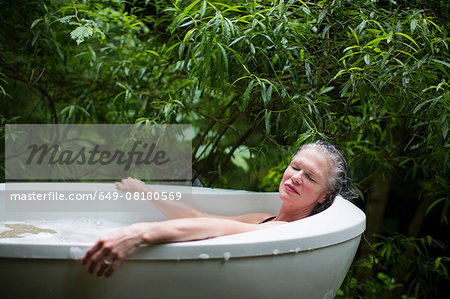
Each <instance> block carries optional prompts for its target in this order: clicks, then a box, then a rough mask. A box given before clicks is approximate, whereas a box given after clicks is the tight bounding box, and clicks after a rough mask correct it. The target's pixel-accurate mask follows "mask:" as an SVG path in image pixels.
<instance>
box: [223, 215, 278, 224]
mask: <svg viewBox="0 0 450 299" xmlns="http://www.w3.org/2000/svg"><path fill="white" fill-rule="evenodd" d="M271 217H273V218H275V216H274V215H271V214H268V213H249V214H243V215H239V216H234V217H230V218H231V219H233V220H236V221H241V222H245V223H253V224H260V223H262V222H266V220H267V219H268V218H271ZM267 221H269V220H267Z"/></svg>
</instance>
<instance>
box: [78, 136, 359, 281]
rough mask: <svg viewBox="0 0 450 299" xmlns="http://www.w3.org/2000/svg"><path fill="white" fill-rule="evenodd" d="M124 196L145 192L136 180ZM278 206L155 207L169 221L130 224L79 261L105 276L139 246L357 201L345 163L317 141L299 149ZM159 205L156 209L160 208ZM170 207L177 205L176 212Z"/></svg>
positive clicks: (244, 228) (126, 184)
mask: <svg viewBox="0 0 450 299" xmlns="http://www.w3.org/2000/svg"><path fill="white" fill-rule="evenodd" d="M116 186H117V188H118V189H120V190H122V191H124V192H147V191H150V189H148V187H147V186H146V185H145V184H144V183H142V182H141V181H139V180H136V179H132V178H128V179H124V180H122V182H120V183H116ZM279 194H280V199H281V200H282V205H281V208H280V211H279V212H278V214H277V215H276V216H272V215H269V214H266V213H251V214H245V215H240V216H233V217H227V216H219V215H211V214H205V213H202V212H200V211H197V210H195V209H192V208H190V207H187V206H185V205H182V204H181V206H182V207H183V209H181V210H180V209H179V208H178V207H179V206H180V203H178V202H177V203H168V202H167V201H166V202H164V203H157V202H155V204H156V205H157V207H158V208H159V209H160V210H161V211H162V212H163V213H164V214H165V215H166V216H167V217H168V218H169V219H170V220H167V221H163V222H141V223H134V224H132V225H130V226H127V227H124V228H122V229H120V230H118V231H115V232H112V233H110V234H108V235H106V236H104V237H102V238H101V239H100V240H99V241H98V242H97V243H96V244H95V245H94V246H92V247H91V248H90V249H89V250H88V251H87V252H86V255H85V256H84V257H83V259H82V260H81V262H82V264H83V265H86V266H88V270H89V272H90V273H95V274H97V275H98V276H105V277H108V276H110V275H112V274H113V273H114V272H115V271H116V270H117V268H118V266H119V265H120V263H122V261H123V260H124V259H126V258H127V257H128V256H130V255H131V254H132V253H133V252H134V251H135V250H136V248H138V247H139V246H140V245H142V244H149V245H153V244H159V243H168V242H182V241H191V240H201V239H207V238H213V237H218V236H224V235H231V234H237V233H242V232H248V231H253V230H258V229H263V228H266V227H272V226H276V225H281V224H284V223H287V222H290V221H294V220H298V219H302V218H305V217H308V216H310V215H312V214H314V213H318V212H320V211H322V210H324V209H326V208H327V207H328V206H329V205H330V204H331V201H332V198H334V196H335V195H337V194H341V195H342V196H344V197H346V198H347V199H350V198H353V197H355V192H354V190H353V189H352V188H351V186H350V179H349V169H348V163H347V160H346V159H345V157H344V156H343V155H342V153H341V152H340V151H339V150H338V149H337V148H336V147H334V146H333V145H332V144H330V143H327V142H324V141H317V142H314V143H309V144H306V145H303V146H301V147H299V148H298V149H297V150H296V151H295V152H294V154H293V157H292V160H291V163H290V164H289V166H288V167H287V168H286V170H285V172H284V174H283V177H282V179H281V182H280V186H279ZM158 205H159V206H158ZM170 205H177V206H178V207H177V208H176V209H174V208H173V207H171V206H170Z"/></svg>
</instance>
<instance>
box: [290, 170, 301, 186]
mask: <svg viewBox="0 0 450 299" xmlns="http://www.w3.org/2000/svg"><path fill="white" fill-rule="evenodd" d="M291 180H292V182H293V183H294V184H301V183H302V182H303V181H302V180H303V170H300V171H297V172H296V173H295V174H294V175H293V176H291Z"/></svg>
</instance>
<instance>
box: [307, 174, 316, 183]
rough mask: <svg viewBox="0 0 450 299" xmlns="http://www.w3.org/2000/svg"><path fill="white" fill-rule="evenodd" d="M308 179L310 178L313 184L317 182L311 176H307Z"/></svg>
mask: <svg viewBox="0 0 450 299" xmlns="http://www.w3.org/2000/svg"><path fill="white" fill-rule="evenodd" d="M306 177H307V178H308V180H310V181H312V182H314V183H315V182H316V181H315V180H314V179H313V178H312V177H311V175H310V174H307V175H306Z"/></svg>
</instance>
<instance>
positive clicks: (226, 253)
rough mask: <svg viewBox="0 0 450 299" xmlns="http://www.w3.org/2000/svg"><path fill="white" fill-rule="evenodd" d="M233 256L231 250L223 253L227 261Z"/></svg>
mask: <svg viewBox="0 0 450 299" xmlns="http://www.w3.org/2000/svg"><path fill="white" fill-rule="evenodd" d="M230 257H231V253H230V252H229V251H227V252H225V253H224V254H223V258H224V259H225V261H228V260H229V259H230Z"/></svg>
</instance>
